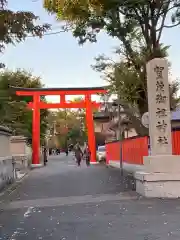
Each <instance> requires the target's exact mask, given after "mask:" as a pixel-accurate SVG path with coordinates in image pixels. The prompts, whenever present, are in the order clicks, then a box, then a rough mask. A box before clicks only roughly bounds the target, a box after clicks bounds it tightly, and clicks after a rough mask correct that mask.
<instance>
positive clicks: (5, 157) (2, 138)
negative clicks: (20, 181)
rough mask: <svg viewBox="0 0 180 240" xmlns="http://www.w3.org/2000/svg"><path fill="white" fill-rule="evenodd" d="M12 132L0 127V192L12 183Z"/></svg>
mask: <svg viewBox="0 0 180 240" xmlns="http://www.w3.org/2000/svg"><path fill="white" fill-rule="evenodd" d="M11 134H12V132H11V131H10V130H9V129H8V128H5V127H3V126H0V190H2V189H3V188H4V187H5V186H6V185H8V184H10V183H12V182H13V181H14V178H15V175H14V168H13V159H12V155H11V151H10V137H11Z"/></svg>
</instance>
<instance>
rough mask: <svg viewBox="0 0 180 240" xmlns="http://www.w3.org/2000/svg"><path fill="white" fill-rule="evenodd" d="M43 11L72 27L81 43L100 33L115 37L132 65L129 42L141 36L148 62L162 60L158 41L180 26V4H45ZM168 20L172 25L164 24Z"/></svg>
mask: <svg viewBox="0 0 180 240" xmlns="http://www.w3.org/2000/svg"><path fill="white" fill-rule="evenodd" d="M44 7H45V8H46V9H47V11H49V12H50V13H53V14H56V16H57V18H58V19H60V20H61V21H62V20H65V21H66V22H68V23H70V24H71V30H72V32H73V35H74V36H75V37H77V38H78V39H79V42H80V43H84V42H85V41H87V40H89V41H91V42H95V41H96V35H97V33H99V31H100V30H103V31H105V32H106V33H107V34H108V35H109V36H112V37H116V38H118V39H119V40H120V42H122V43H123V45H124V46H125V47H126V50H127V54H128V56H129V58H130V59H131V61H133V57H134V52H133V50H132V46H131V38H132V37H133V39H134V36H138V35H139V36H140V37H141V38H142V40H143V42H144V43H145V46H146V48H147V50H148V53H149V54H148V59H151V58H154V57H161V51H160V48H159V47H160V39H161V36H162V32H163V29H164V28H171V27H175V26H177V25H179V23H180V21H179V20H180V1H179V0H158V1H147V0H126V1H124V0H113V1H109V0H91V1H86V0H81V1H72V0H67V1H65V0H60V1H59V0H54V1H51V0H44ZM169 16H171V19H172V25H171V26H169V25H168V26H167V25H166V20H167V18H168V17H169Z"/></svg>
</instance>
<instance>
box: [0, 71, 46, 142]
mask: <svg viewBox="0 0 180 240" xmlns="http://www.w3.org/2000/svg"><path fill="white" fill-rule="evenodd" d="M9 86H15V87H27V88H34V87H42V86H43V85H42V83H41V81H40V78H39V77H34V76H32V74H31V73H28V72H26V71H21V70H17V71H15V72H11V71H3V72H1V73H0V124H2V125H6V126H7V127H9V128H11V129H12V130H13V132H14V134H15V135H24V136H25V137H27V138H28V139H29V141H30V142H31V139H32V111H31V110H30V109H28V108H27V103H28V102H30V101H32V97H29V96H27V97H20V96H17V95H16V94H15V92H14V91H12V89H11V88H9ZM41 100H42V101H45V98H44V97H42V98H41ZM40 115H41V123H40V126H41V129H40V130H41V139H43V138H44V136H45V133H46V128H47V116H48V111H47V110H44V109H43V110H41V113H40Z"/></svg>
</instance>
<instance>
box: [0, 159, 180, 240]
mask: <svg viewBox="0 0 180 240" xmlns="http://www.w3.org/2000/svg"><path fill="white" fill-rule="evenodd" d="M0 239H3V240H8V239H9V240H22V239H23V240H24V239H27V240H36V239H45V240H46V239H52V240H102V239H103V240H106V239H108V240H109V239H111V240H122V239H123V240H130V239H133V240H156V239H162V240H166V239H168V240H169V239H173V240H175V239H177V240H179V239H180V201H179V200H171V201H167V200H166V201H165V200H164V201H163V200H147V199H143V198H140V199H139V196H137V195H136V194H135V193H133V192H131V191H129V190H128V188H127V186H126V183H122V181H121V179H120V176H119V171H118V170H116V169H108V168H106V167H104V166H91V167H89V168H87V167H86V166H82V167H81V168H78V167H77V166H76V165H75V162H74V161H73V160H72V157H65V156H61V157H59V156H58V157H53V158H50V159H49V163H48V166H47V167H45V168H42V169H36V170H33V171H32V172H31V173H30V175H29V176H28V177H27V178H25V179H24V181H23V183H22V184H21V186H19V188H18V189H17V190H16V191H14V192H13V193H12V194H11V195H10V197H9V202H7V203H6V204H5V205H4V206H3V211H2V212H1V214H0Z"/></svg>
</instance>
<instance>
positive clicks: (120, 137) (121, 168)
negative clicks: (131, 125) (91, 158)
mask: <svg viewBox="0 0 180 240" xmlns="http://www.w3.org/2000/svg"><path fill="white" fill-rule="evenodd" d="M118 140H119V144H120V149H119V155H120V160H119V161H120V162H119V163H120V173H121V176H123V158H122V125H121V104H120V95H119V94H118Z"/></svg>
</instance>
